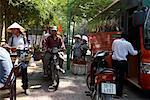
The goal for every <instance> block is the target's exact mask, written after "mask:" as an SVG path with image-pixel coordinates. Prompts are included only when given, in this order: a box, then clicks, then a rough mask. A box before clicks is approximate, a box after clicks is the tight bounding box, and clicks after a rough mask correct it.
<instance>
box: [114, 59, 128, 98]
mask: <svg viewBox="0 0 150 100" xmlns="http://www.w3.org/2000/svg"><path fill="white" fill-rule="evenodd" d="M112 64H113V68H114V69H115V71H116V88H117V89H116V90H117V94H116V95H117V96H122V94H123V83H124V77H125V73H126V72H127V70H128V63H127V61H124V60H123V61H117V60H113V62H112Z"/></svg>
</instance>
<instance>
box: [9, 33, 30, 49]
mask: <svg viewBox="0 0 150 100" xmlns="http://www.w3.org/2000/svg"><path fill="white" fill-rule="evenodd" d="M12 37H13V43H12ZM12 37H10V38H9V41H8V45H9V46H11V43H12V46H11V47H13V48H18V49H24V48H25V47H28V42H27V41H26V39H25V42H24V38H23V35H21V34H20V35H19V36H18V37H17V36H16V35H13V36H12Z"/></svg>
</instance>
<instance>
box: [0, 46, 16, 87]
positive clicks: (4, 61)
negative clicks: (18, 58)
mask: <svg viewBox="0 0 150 100" xmlns="http://www.w3.org/2000/svg"><path fill="white" fill-rule="evenodd" d="M12 68H13V64H12V61H11V58H10V54H9V52H8V51H7V50H6V49H4V48H3V47H0V88H2V87H3V86H4V84H5V82H6V80H7V78H8V76H9V74H10V72H11V70H12Z"/></svg>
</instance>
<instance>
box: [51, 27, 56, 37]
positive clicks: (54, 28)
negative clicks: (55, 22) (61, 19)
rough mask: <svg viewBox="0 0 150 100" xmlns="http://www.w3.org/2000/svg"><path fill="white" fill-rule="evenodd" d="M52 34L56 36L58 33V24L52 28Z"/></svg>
mask: <svg viewBox="0 0 150 100" xmlns="http://www.w3.org/2000/svg"><path fill="white" fill-rule="evenodd" d="M51 35H52V36H56V35H57V26H53V27H52V28H51Z"/></svg>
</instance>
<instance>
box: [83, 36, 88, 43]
mask: <svg viewBox="0 0 150 100" xmlns="http://www.w3.org/2000/svg"><path fill="white" fill-rule="evenodd" d="M82 41H83V43H87V42H88V37H87V36H86V35H83V36H82Z"/></svg>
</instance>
